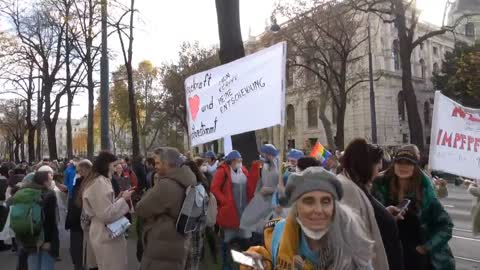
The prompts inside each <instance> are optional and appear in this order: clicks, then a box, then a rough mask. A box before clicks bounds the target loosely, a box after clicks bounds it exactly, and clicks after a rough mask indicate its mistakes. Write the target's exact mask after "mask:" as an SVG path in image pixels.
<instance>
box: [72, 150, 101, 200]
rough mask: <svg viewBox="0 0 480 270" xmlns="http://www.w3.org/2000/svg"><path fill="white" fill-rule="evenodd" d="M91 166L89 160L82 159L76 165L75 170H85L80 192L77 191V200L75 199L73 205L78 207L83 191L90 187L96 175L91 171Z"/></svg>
mask: <svg viewBox="0 0 480 270" xmlns="http://www.w3.org/2000/svg"><path fill="white" fill-rule="evenodd" d="M92 168H93V164H92V162H91V161H90V160H88V159H82V160H81V161H80V162H79V163H78V164H77V170H80V169H81V170H85V173H86V174H85V176H83V177H84V178H83V181H82V184H81V185H80V190H79V191H78V194H77V198H76V199H75V203H76V204H77V206H78V207H82V204H83V193H84V192H85V190H86V189H87V188H88V187H89V186H91V185H92V183H93V180H94V179H95V177H96V176H97V175H96V173H94V172H93V170H92Z"/></svg>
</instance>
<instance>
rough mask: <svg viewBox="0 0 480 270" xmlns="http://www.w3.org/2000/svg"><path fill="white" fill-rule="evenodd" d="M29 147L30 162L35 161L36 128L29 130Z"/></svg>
mask: <svg viewBox="0 0 480 270" xmlns="http://www.w3.org/2000/svg"><path fill="white" fill-rule="evenodd" d="M27 145H28V161H29V162H34V161H35V127H33V128H29V129H28V136H27Z"/></svg>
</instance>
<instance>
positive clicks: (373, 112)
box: [367, 18, 377, 143]
mask: <svg viewBox="0 0 480 270" xmlns="http://www.w3.org/2000/svg"><path fill="white" fill-rule="evenodd" d="M367 31H368V76H369V81H370V121H371V124H372V143H377V113H376V109H375V91H374V89H373V60H372V39H371V35H370V18H368V28H367Z"/></svg>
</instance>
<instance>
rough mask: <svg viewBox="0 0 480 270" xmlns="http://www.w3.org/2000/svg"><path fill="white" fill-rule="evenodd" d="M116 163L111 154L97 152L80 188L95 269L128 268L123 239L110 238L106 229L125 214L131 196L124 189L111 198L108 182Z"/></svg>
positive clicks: (130, 191)
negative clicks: (96, 266)
mask: <svg viewBox="0 0 480 270" xmlns="http://www.w3.org/2000/svg"><path fill="white" fill-rule="evenodd" d="M116 161H117V157H116V156H115V155H113V154H112V153H110V152H108V151H101V152H100V153H99V154H98V156H97V158H96V159H95V161H94V162H93V167H92V174H91V175H89V176H88V177H87V179H85V180H84V181H83V182H82V186H81V188H80V194H81V196H82V207H83V212H84V217H86V218H88V220H89V223H90V224H89V229H88V233H89V235H88V239H89V243H90V244H91V248H92V251H93V254H94V255H95V258H96V262H97V264H98V269H99V270H109V269H118V270H127V269H128V262H127V257H128V256H127V241H126V239H125V236H123V235H121V236H118V237H115V238H111V237H110V233H109V232H108V229H107V227H106V225H107V224H110V223H113V222H115V221H117V220H119V219H120V218H122V217H123V216H124V215H125V214H127V213H128V212H129V210H130V207H129V205H128V202H129V201H130V199H131V197H132V193H133V190H126V191H123V192H122V193H120V195H119V197H117V198H116V197H115V194H114V191H113V188H112V183H111V180H110V179H111V177H112V174H113V171H114V165H115V162H116ZM84 219H85V218H84Z"/></svg>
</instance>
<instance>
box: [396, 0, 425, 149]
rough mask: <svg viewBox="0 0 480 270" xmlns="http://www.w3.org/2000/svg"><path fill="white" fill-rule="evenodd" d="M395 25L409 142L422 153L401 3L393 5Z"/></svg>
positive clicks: (422, 144) (421, 131)
mask: <svg viewBox="0 0 480 270" xmlns="http://www.w3.org/2000/svg"><path fill="white" fill-rule="evenodd" d="M395 4H396V5H395V11H396V13H397V14H403V16H402V15H397V16H396V25H397V28H398V39H399V43H400V61H401V66H402V90H403V94H404V97H405V103H406V105H407V115H408V127H409V129H410V141H411V143H413V144H415V145H417V146H418V148H419V149H420V151H423V148H424V141H423V126H422V120H421V118H420V114H419V112H418V106H417V97H416V95H415V89H414V88H413V83H412V62H411V57H412V38H413V37H412V36H407V21H406V17H405V14H406V10H405V5H404V4H403V2H402V1H397V2H396V3H395Z"/></svg>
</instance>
